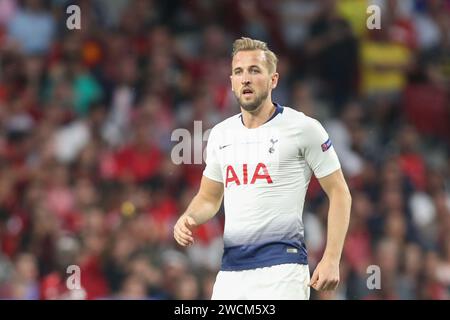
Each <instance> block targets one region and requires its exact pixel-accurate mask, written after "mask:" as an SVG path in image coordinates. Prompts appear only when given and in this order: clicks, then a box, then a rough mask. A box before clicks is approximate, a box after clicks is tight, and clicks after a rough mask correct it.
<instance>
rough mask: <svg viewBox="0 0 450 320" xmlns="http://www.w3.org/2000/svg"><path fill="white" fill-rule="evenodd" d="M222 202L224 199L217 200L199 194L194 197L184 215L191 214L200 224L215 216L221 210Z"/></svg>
mask: <svg viewBox="0 0 450 320" xmlns="http://www.w3.org/2000/svg"><path fill="white" fill-rule="evenodd" d="M221 203H222V200H220V201H218V202H217V201H214V200H210V199H207V198H205V197H202V196H201V195H199V194H198V195H196V196H195V197H194V198H193V199H192V201H191V203H190V204H189V206H188V208H187V209H186V211H185V212H184V213H183V215H185V216H191V217H192V218H194V220H195V222H197V224H199V225H200V224H203V223H205V222H207V221H208V220H209V219H211V218H212V217H214V215H215V214H216V213H217V211H218V210H219V208H220V204H221Z"/></svg>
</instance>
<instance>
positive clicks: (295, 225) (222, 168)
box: [203, 104, 340, 270]
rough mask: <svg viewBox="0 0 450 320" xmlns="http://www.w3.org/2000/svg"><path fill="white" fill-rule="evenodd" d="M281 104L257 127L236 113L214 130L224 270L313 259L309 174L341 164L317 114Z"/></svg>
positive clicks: (210, 152)
mask: <svg viewBox="0 0 450 320" xmlns="http://www.w3.org/2000/svg"><path fill="white" fill-rule="evenodd" d="M275 106H276V112H275V113H274V115H273V116H272V117H271V118H270V119H269V120H268V121H267V122H266V123H264V124H263V125H261V126H259V127H258V128H254V129H248V128H247V127H245V126H244V124H243V122H242V116H241V115H240V114H238V115H235V116H232V117H230V118H228V119H226V120H224V121H222V122H221V123H219V124H217V125H216V126H214V128H213V129H212V130H211V132H210V135H209V139H208V145H207V151H206V152H207V153H206V168H205V170H204V172H203V175H205V176H206V177H208V178H209V179H212V180H215V181H219V182H221V183H223V185H224V208H225V230H224V255H223V258H222V267H221V270H247V269H253V268H260V267H268V266H272V265H277V264H284V263H299V264H307V263H308V262H307V251H306V247H305V243H304V230H303V222H302V213H303V205H304V201H305V195H306V191H307V188H308V184H309V181H310V178H311V175H312V173H314V175H315V176H316V177H317V178H322V177H325V176H327V175H329V174H331V173H333V172H334V171H336V170H338V169H340V163H339V160H338V157H337V155H336V152H335V151H334V148H333V146H332V144H331V140H330V139H329V137H328V134H327V132H326V131H325V129H324V128H323V127H322V125H321V124H320V123H319V122H318V121H317V120H315V119H313V118H311V117H308V116H306V115H305V114H303V113H302V112H298V111H296V110H294V109H291V108H288V107H281V106H280V105H278V104H275Z"/></svg>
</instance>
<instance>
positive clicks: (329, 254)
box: [324, 190, 352, 262]
mask: <svg viewBox="0 0 450 320" xmlns="http://www.w3.org/2000/svg"><path fill="white" fill-rule="evenodd" d="M351 203H352V200H351V195H350V193H349V192H348V191H347V190H336V191H335V192H334V193H333V194H332V195H331V196H330V208H329V211H328V232H327V245H326V248H325V253H324V258H326V259H332V260H334V261H336V262H339V261H340V259H341V254H342V249H343V246H344V241H345V235H346V234H347V229H348V224H349V220H350V209H351Z"/></svg>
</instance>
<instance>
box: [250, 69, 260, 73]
mask: <svg viewBox="0 0 450 320" xmlns="http://www.w3.org/2000/svg"><path fill="white" fill-rule="evenodd" d="M250 72H251V73H259V70H258V69H252V70H250Z"/></svg>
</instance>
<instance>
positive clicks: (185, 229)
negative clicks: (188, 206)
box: [173, 215, 197, 247]
mask: <svg viewBox="0 0 450 320" xmlns="http://www.w3.org/2000/svg"><path fill="white" fill-rule="evenodd" d="M195 227H197V222H195V220H194V218H192V217H191V216H185V215H183V216H181V217H180V218H179V219H178V221H177V223H176V224H175V227H173V237H174V238H175V240H176V241H177V242H178V243H179V244H180V245H181V246H183V247H187V246H190V245H192V244H194V237H193V235H192V231H193V230H194V228H195Z"/></svg>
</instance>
